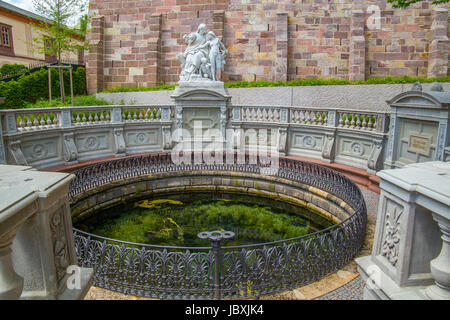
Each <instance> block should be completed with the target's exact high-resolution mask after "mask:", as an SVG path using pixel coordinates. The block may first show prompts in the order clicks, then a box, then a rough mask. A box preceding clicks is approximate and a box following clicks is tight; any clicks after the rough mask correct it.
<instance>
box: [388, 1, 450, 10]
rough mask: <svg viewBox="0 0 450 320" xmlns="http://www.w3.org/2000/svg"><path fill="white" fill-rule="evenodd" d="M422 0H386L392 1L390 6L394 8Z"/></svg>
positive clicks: (434, 2) (436, 2)
mask: <svg viewBox="0 0 450 320" xmlns="http://www.w3.org/2000/svg"><path fill="white" fill-rule="evenodd" d="M421 1H423V0H388V2H389V3H392V6H393V7H394V8H406V7H409V6H410V5H412V4H414V3H416V2H421ZM449 1H450V0H434V1H433V2H431V4H442V3H448V2H449Z"/></svg>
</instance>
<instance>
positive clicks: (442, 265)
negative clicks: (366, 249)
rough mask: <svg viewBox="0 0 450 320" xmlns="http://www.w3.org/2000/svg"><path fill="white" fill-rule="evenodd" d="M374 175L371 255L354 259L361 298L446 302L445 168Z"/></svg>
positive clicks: (449, 281)
mask: <svg viewBox="0 0 450 320" xmlns="http://www.w3.org/2000/svg"><path fill="white" fill-rule="evenodd" d="M377 175H378V176H379V177H380V188H381V193H380V201H379V205H378V216H377V226H376V230H375V239H374V243H373V249H372V255H371V256H368V257H362V258H357V259H356V262H357V264H358V271H359V272H360V274H361V276H362V278H363V280H365V281H367V282H366V283H367V284H368V285H367V286H366V288H365V289H364V298H365V299H392V300H396V299H402V300H404V299H406V300H410V299H420V300H423V299H430V298H431V299H450V219H449V217H450V215H449V211H448V208H449V205H450V199H449V197H448V195H449V194H450V178H449V177H450V163H448V162H440V161H433V162H424V163H416V164H411V165H407V166H405V167H403V168H401V169H391V170H382V171H380V172H378V173H377ZM436 222H437V224H436ZM441 232H442V233H443V236H442V238H441ZM442 240H443V241H442ZM439 252H440V253H439ZM436 257H437V258H436ZM433 282H435V285H432V284H433ZM430 285H431V286H430Z"/></svg>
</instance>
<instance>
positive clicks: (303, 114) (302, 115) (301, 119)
mask: <svg viewBox="0 0 450 320" xmlns="http://www.w3.org/2000/svg"><path fill="white" fill-rule="evenodd" d="M299 122H300V123H305V122H306V116H305V111H303V110H301V111H300V117H299Z"/></svg>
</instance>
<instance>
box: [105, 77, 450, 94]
mask: <svg viewBox="0 0 450 320" xmlns="http://www.w3.org/2000/svg"><path fill="white" fill-rule="evenodd" d="M416 81H419V82H421V83H432V82H450V76H447V77H444V78H419V77H409V76H404V77H399V78H395V77H386V78H370V79H367V80H360V81H348V80H344V79H311V78H305V79H298V80H291V81H267V80H259V81H236V82H225V87H227V88H250V87H290V86H330V85H357V84H399V83H414V82H416ZM175 86H176V85H168V84H163V85H159V86H154V87H138V88H129V87H117V88H114V89H109V90H104V91H103V92H102V93H114V92H137V91H159V90H174V89H175Z"/></svg>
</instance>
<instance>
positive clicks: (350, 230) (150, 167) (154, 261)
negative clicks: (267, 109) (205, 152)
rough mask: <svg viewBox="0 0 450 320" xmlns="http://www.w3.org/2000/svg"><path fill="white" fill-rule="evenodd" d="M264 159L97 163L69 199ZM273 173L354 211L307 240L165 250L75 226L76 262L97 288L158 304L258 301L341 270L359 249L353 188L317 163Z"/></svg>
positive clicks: (285, 165)
mask: <svg viewBox="0 0 450 320" xmlns="http://www.w3.org/2000/svg"><path fill="white" fill-rule="evenodd" d="M264 166H267V164H264V161H263V160H262V159H259V158H256V162H255V163H252V162H251V157H250V156H249V155H246V157H245V161H244V162H243V163H239V162H238V161H237V158H234V162H233V163H226V161H225V156H224V163H223V164H206V163H202V164H180V165H175V164H173V163H172V161H171V158H170V154H157V155H145V156H139V157H133V158H126V159H117V160H112V161H109V162H105V163H100V164H95V165H92V166H89V167H86V168H83V169H80V170H78V171H76V172H75V175H76V179H75V180H73V181H72V184H71V187H70V196H71V197H74V196H76V195H79V194H82V193H83V192H85V191H87V190H89V189H92V188H94V187H98V186H101V185H104V184H107V183H110V182H113V181H118V180H122V179H126V178H131V177H137V176H140V175H147V174H152V173H157V172H166V171H180V172H181V171H193V170H199V171H205V170H224V171H234V172H252V173H259V172H260V169H261V168H262V167H264ZM276 176H278V177H281V178H285V179H290V180H293V181H297V182H301V183H305V184H308V185H310V186H314V187H316V188H319V189H322V190H324V191H327V192H329V193H331V194H333V195H335V196H336V197H338V198H340V199H342V200H343V201H345V202H346V203H347V204H349V205H350V206H351V207H352V208H353V209H354V210H355V213H354V214H353V215H351V216H350V217H349V218H347V219H346V220H344V221H342V222H341V223H339V224H337V225H334V226H332V227H330V228H327V229H325V230H321V231H318V232H315V233H312V234H308V235H305V236H301V237H297V238H293V239H286V240H280V241H274V242H270V243H261V244H254V245H243V246H233V247H231V246H229V247H222V245H221V242H219V243H218V244H217V243H214V242H213V241H211V247H202V248H198V247H195V248H194V247H192V248H189V247H168V246H155V245H146V244H138V243H131V242H125V241H118V240H114V239H108V238H104V237H100V236H97V235H93V234H89V233H86V232H82V231H80V230H76V229H74V237H75V248H76V251H77V255H78V259H79V264H80V265H81V266H83V267H92V268H94V272H95V276H94V285H96V286H98V287H102V288H106V289H109V290H114V291H118V292H122V293H125V294H132V295H137V296H146V297H152V298H160V299H227V298H244V297H255V296H261V295H264V294H270V293H275V292H280V291H284V290H288V289H293V288H296V287H299V286H302V285H305V284H308V283H310V282H313V281H316V280H319V279H321V278H322V277H324V276H326V275H327V274H330V273H332V272H335V271H337V270H339V269H340V268H341V267H343V266H344V265H345V264H347V263H348V262H349V261H350V260H351V259H352V258H353V257H354V255H355V254H356V253H357V252H358V251H359V249H360V248H361V246H362V244H363V242H364V238H365V228H366V219H367V216H366V206H365V202H364V199H363V197H362V194H361V192H360V190H359V189H358V187H357V186H356V185H355V184H354V183H353V182H351V181H350V180H349V179H348V178H346V177H345V176H343V175H341V174H339V173H337V172H335V171H333V170H331V169H328V168H325V167H322V166H319V165H316V164H312V163H306V162H301V161H298V160H292V159H286V158H280V159H279V170H278V171H277V173H276Z"/></svg>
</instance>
